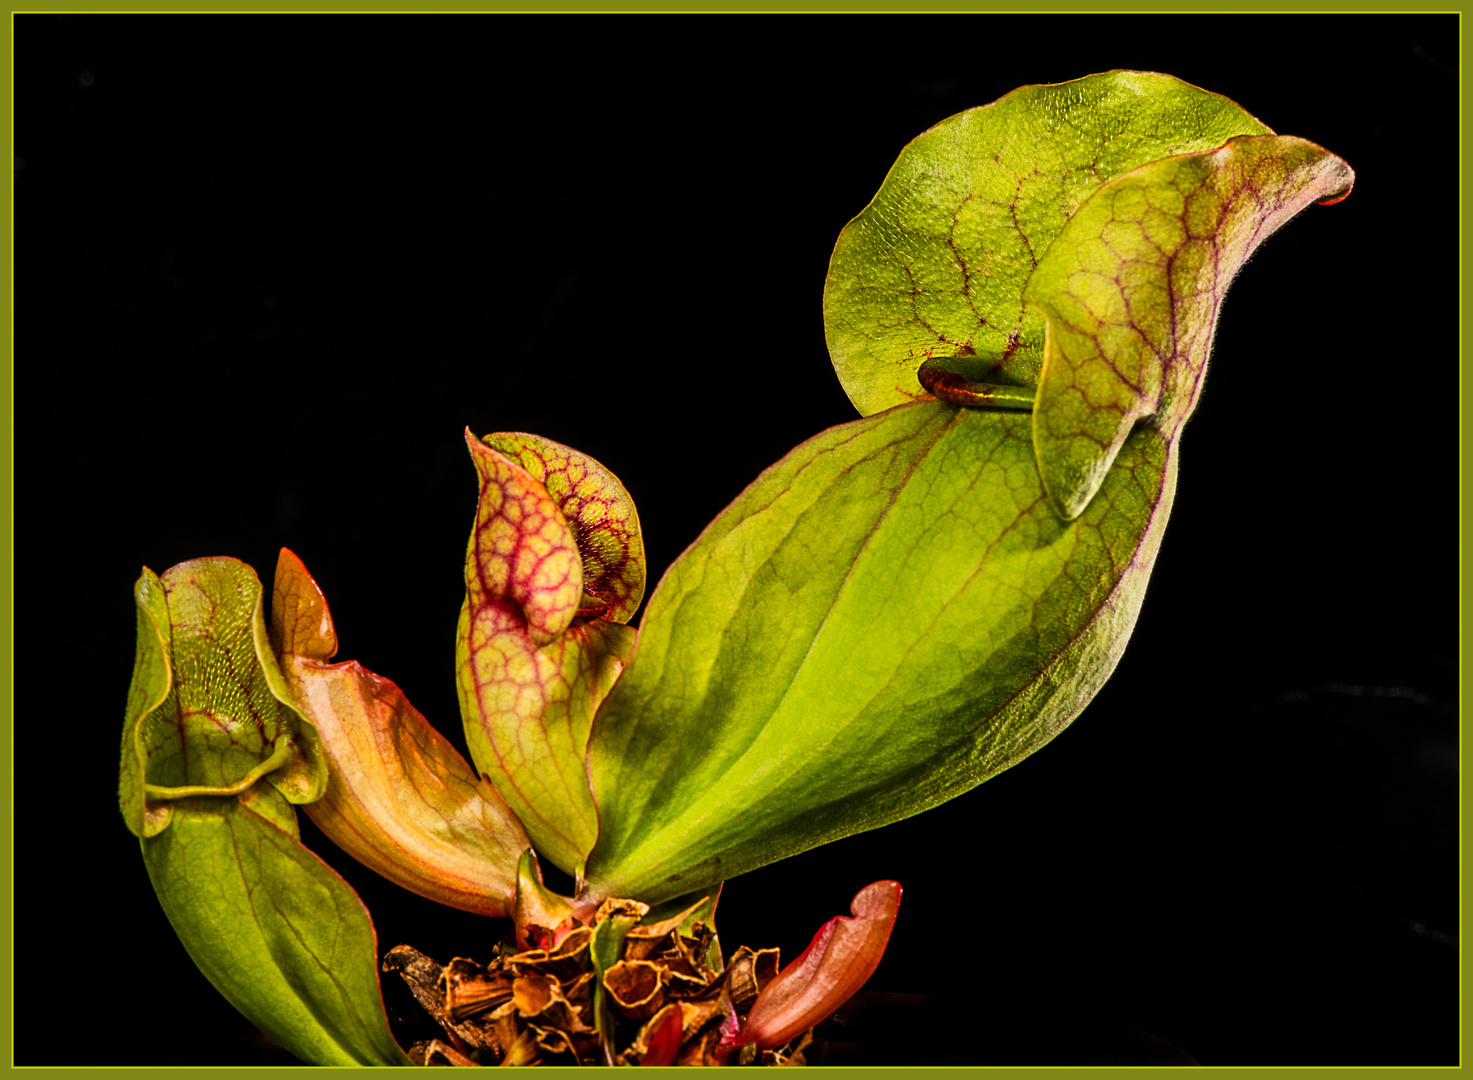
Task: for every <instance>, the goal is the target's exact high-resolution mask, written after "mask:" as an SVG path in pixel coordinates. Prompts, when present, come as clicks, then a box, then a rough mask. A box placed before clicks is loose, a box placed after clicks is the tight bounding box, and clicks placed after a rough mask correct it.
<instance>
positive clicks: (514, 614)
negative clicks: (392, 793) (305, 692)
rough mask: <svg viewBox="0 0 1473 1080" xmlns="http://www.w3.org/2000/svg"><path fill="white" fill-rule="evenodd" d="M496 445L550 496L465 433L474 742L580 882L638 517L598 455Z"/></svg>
mask: <svg viewBox="0 0 1473 1080" xmlns="http://www.w3.org/2000/svg"><path fill="white" fill-rule="evenodd" d="M513 439H514V440H515V441H511V440H513ZM492 440H500V441H501V445H503V446H507V447H508V449H511V450H512V451H513V452H515V453H517V455H518V458H519V459H521V460H524V461H527V462H528V463H529V464H531V466H532V467H533V469H536V470H537V472H539V473H540V474H541V475H542V476H543V477H547V478H548V480H549V482H550V484H551V488H549V486H548V485H547V484H544V482H543V480H542V479H539V477H538V476H537V475H535V474H534V473H533V472H532V471H530V470H529V469H527V468H524V467H523V466H522V464H519V463H518V461H514V460H512V459H511V458H510V457H508V456H507V455H506V454H504V453H502V452H500V451H499V450H496V449H493V448H492V447H491V446H488V445H485V444H484V443H482V442H480V441H478V440H476V439H474V438H472V437H471V436H470V434H469V433H467V439H466V442H467V445H468V446H469V447H470V451H471V457H472V460H473V461H474V462H475V465H476V471H477V474H478V475H479V477H480V482H481V495H480V502H479V505H478V508H477V513H476V525H475V528H474V530H473V531H472V534H471V539H470V544H469V547H468V550H467V553H466V589H467V596H466V603H465V607H464V609H463V610H462V612H461V620H460V628H459V632H458V635H457V651H456V660H457V686H458V689H459V691H460V700H461V710H462V715H463V717H464V720H465V729H466V740H467V742H468V744H469V746H470V750H471V756H472V757H473V758H474V759H475V761H476V764H477V766H478V767H479V768H480V769H481V770H482V772H484V773H485V774H486V775H487V776H488V777H489V778H490V780H491V782H492V783H493V784H494V785H495V787H496V789H497V791H499V792H500V793H501V794H502V796H503V797H505V798H506V800H507V802H508V804H510V805H511V807H512V808H513V809H514V810H515V811H516V813H517V814H518V815H519V816H520V817H521V819H522V821H523V823H524V824H525V825H526V828H527V832H528V834H529V835H530V836H531V837H532V840H533V842H534V844H536V846H537V848H538V850H539V851H541V852H542V853H543V854H545V855H546V856H547V857H548V858H550V859H551V860H552V861H553V863H554V864H556V865H557V866H559V867H561V868H563V869H564V870H566V871H568V872H569V873H575V874H576V873H579V872H581V868H582V864H583V860H584V859H585V858H586V857H587V854H588V852H589V851H590V850H591V849H592V847H593V842H594V840H595V839H596V838H597V835H598V815H597V811H596V810H595V808H594V804H593V797H592V795H591V793H590V791H589V786H588V777H587V772H586V768H585V764H584V756H585V752H586V750H587V745H588V736H589V732H590V730H591V728H592V724H593V717H594V714H595V712H596V711H597V709H598V706H599V704H600V703H601V702H602V700H603V698H604V696H605V695H606V694H607V693H608V691H609V689H610V688H611V687H612V686H613V684H614V681H615V680H616V679H617V678H618V677H619V675H620V674H621V673H622V672H623V669H624V664H625V662H626V661H627V659H628V657H629V654H630V652H631V650H632V649H633V646H634V636H635V635H634V631H633V630H631V629H629V628H628V627H625V626H621V625H619V623H617V622H611V621H609V620H608V619H607V618H600V617H598V615H599V614H605V615H610V616H614V615H619V616H622V618H624V619H627V618H628V617H629V615H630V614H632V613H633V610H634V608H635V607H637V605H638V603H639V599H640V597H641V596H642V593H643V561H644V560H643V545H642V542H641V541H640V539H639V530H638V519H637V517H635V515H634V513H633V505H632V503H630V502H629V501H628V496H627V494H626V493H624V491H623V487H622V485H618V486H617V490H616V491H615V492H614V496H615V497H610V495H609V489H608V488H607V486H606V485H605V482H604V477H609V478H612V474H611V473H608V472H607V470H605V469H603V467H602V466H599V465H598V463H597V462H593V461H592V459H589V458H586V457H584V456H583V455H579V454H577V453H576V451H571V450H568V448H566V447H561V446H559V444H557V443H551V442H549V441H547V440H539V439H537V438H536V437H535V436H515V437H508V436H493V437H490V438H489V439H488V441H492ZM613 483H614V484H615V485H617V484H618V482H617V480H614V481H613ZM553 490H555V491H557V492H558V493H559V494H560V496H561V502H562V505H563V506H567V507H568V508H569V509H571V510H572V511H573V512H574V513H575V514H582V515H583V517H575V518H573V519H571V520H570V519H569V518H568V517H567V516H566V515H565V514H564V512H563V510H562V509H561V508H560V507H559V505H558V500H557V499H556V498H555V497H554V495H553V494H551V493H550V492H551V491H553ZM621 500H622V501H621ZM575 529H576V530H577V532H576V533H575ZM580 540H582V541H583V542H582V543H580ZM631 548H632V549H634V553H635V554H637V556H638V557H637V558H634V557H631ZM590 550H591V551H592V555H590V554H588V552H589V551H590Z"/></svg>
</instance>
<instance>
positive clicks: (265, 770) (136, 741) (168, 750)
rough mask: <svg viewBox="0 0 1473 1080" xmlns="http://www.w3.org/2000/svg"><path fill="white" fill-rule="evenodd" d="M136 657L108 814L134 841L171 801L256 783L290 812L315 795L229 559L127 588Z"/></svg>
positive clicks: (302, 748) (321, 786)
mask: <svg viewBox="0 0 1473 1080" xmlns="http://www.w3.org/2000/svg"><path fill="white" fill-rule="evenodd" d="M135 597H136V600H137V605H138V645H137V655H136V659H135V663H134V673H133V683H132V686H131V687H130V689H129V692H128V705H127V711H126V714H125V719H124V725H123V747H122V764H121V769H120V781H119V802H120V805H121V807H122V811H123V817H124V820H125V821H126V822H127V824H128V827H129V828H130V829H131V830H132V831H133V832H134V833H135V834H136V835H138V836H153V835H156V834H157V833H159V832H160V831H162V830H163V829H165V828H167V826H168V824H169V821H170V818H171V815H172V810H171V807H170V803H171V802H172V801H173V800H176V799H180V798H187V797H192V796H201V795H217V796H222V797H228V796H231V795H234V794H237V793H239V792H241V791H244V790H246V789H247V788H249V787H250V786H251V785H252V784H254V783H255V782H256V781H257V780H258V779H260V778H261V777H263V776H265V777H266V778H267V779H268V780H269V781H270V782H271V783H272V784H273V785H275V786H276V787H277V788H278V789H279V790H280V791H281V792H282V793H283V794H284V795H285V796H286V797H287V798H288V799H289V800H290V801H292V802H298V803H305V802H311V801H313V800H315V799H317V798H320V797H321V795H322V792H323V791H324V790H325V789H326V784H327V767H326V763H325V762H324V761H323V759H322V754H321V748H320V746H319V745H318V743H317V735H316V732H315V731H314V730H313V729H312V727H311V725H310V724H307V723H305V722H304V721H303V720H302V718H301V716H300V715H299V714H298V713H297V712H296V710H295V707H294V703H293V702H292V698H291V692H290V690H289V689H288V688H287V685H286V681H285V680H284V679H283V677H282V674H281V671H280V669H279V668H278V667H277V664H276V659H275V657H274V656H273V655H272V652H271V648H270V644H269V642H268V640H267V636H266V627H265V620H264V616H263V613H262V589H261V583H260V581H259V580H258V579H257V578H256V572H255V571H254V570H252V569H251V568H250V567H249V566H247V565H246V564H245V563H243V562H240V561H239V560H237V559H229V558H210V559H195V560H192V561H190V562H185V563H180V564H179V565H178V566H174V567H171V568H170V569H169V570H168V571H166V572H165V573H164V575H163V577H162V578H161V577H159V576H157V575H155V574H154V573H153V572H152V571H151V570H148V569H147V568H145V569H144V571H143V575H142V576H141V577H140V578H139V579H138V583H137V586H136V587H135Z"/></svg>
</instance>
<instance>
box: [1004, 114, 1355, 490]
mask: <svg viewBox="0 0 1473 1080" xmlns="http://www.w3.org/2000/svg"><path fill="white" fill-rule="evenodd" d="M1354 180H1355V174H1354V173H1353V172H1352V171H1351V169H1350V167H1349V166H1348V165H1346V164H1345V162H1343V161H1341V160H1340V159H1339V158H1338V157H1335V156H1334V155H1333V154H1330V153H1327V152H1326V151H1325V150H1323V149H1321V148H1320V147H1318V146H1316V145H1314V144H1313V143H1310V142H1306V141H1305V140H1303V139H1297V138H1293V137H1290V136H1271V135H1256V136H1243V137H1241V138H1235V139H1231V140H1229V141H1228V143H1227V144H1226V145H1225V146H1223V147H1221V148H1219V149H1216V150H1212V151H1209V152H1206V153H1200V154H1190V155H1184V156H1180V157H1171V158H1167V159H1165V160H1163V161H1155V162H1151V163H1150V164H1148V165H1143V166H1141V167H1140V168H1138V169H1135V170H1134V171H1132V172H1129V173H1127V174H1126V175H1124V176H1122V177H1120V178H1119V179H1117V180H1114V181H1112V182H1111V183H1109V184H1106V185H1105V186H1104V187H1102V188H1100V189H1099V191H1097V192H1096V193H1095V194H1094V195H1093V196H1092V197H1091V198H1090V199H1088V200H1087V201H1086V202H1085V203H1084V204H1083V205H1082V206H1080V207H1079V210H1078V212H1077V213H1075V214H1074V216H1073V217H1072V218H1070V219H1069V222H1068V224H1067V225H1066V226H1065V227H1064V229H1063V231H1062V232H1061V233H1060V234H1059V235H1058V237H1057V238H1056V239H1055V240H1054V241H1053V243H1052V244H1051V245H1050V246H1049V248H1048V251H1047V253H1046V254H1045V255H1044V258H1043V261H1042V262H1041V263H1040V264H1039V266H1038V269H1037V270H1036V271H1035V272H1034V274H1033V276H1032V278H1031V279H1030V280H1029V282H1028V286H1027V289H1026V290H1025V292H1024V299H1025V300H1026V301H1027V303H1029V304H1030V305H1032V306H1033V307H1035V308H1037V309H1038V310H1039V311H1040V312H1042V313H1043V314H1044V316H1045V317H1046V318H1047V320H1048V337H1047V347H1046V358H1045V361H1044V369H1043V378H1042V381H1041V383H1040V385H1039V388H1038V396H1037V401H1036V403H1035V411H1034V426H1033V442H1034V448H1035V450H1036V452H1037V456H1038V466H1039V470H1040V472H1041V473H1042V475H1043V482H1044V487H1045V488H1046V490H1047V491H1048V493H1049V498H1050V499H1051V500H1052V502H1053V503H1054V506H1055V508H1056V509H1057V510H1058V511H1059V513H1060V514H1061V515H1063V516H1064V517H1066V518H1072V517H1074V516H1076V515H1077V514H1079V513H1080V511H1082V510H1083V509H1084V507H1085V505H1086V504H1087V503H1088V502H1089V500H1090V498H1091V497H1092V496H1093V495H1094V492H1095V491H1096V489H1097V488H1098V487H1099V485H1100V483H1101V482H1102V481H1103V479H1104V476H1105V474H1106V471H1107V470H1108V469H1109V468H1110V463H1111V462H1112V461H1113V460H1114V458H1115V454H1116V452H1117V451H1118V450H1119V448H1120V446H1121V445H1122V444H1123V443H1124V441H1125V439H1126V438H1127V437H1128V436H1129V434H1130V430H1131V427H1132V425H1133V424H1134V423H1135V421H1136V420H1138V419H1140V418H1142V417H1146V416H1150V417H1153V420H1152V423H1153V424H1155V425H1156V426H1157V427H1159V428H1161V430H1162V431H1163V432H1165V433H1166V436H1167V438H1169V439H1174V438H1175V437H1176V432H1177V430H1178V429H1179V428H1180V427H1181V425H1182V423H1183V422H1184V421H1185V420H1186V418H1187V417H1188V416H1189V415H1190V414H1191V411H1192V408H1193V406H1194V405H1195V404H1196V400H1197V394H1198V391H1199V389H1200V387H1201V385H1202V376H1203V374H1204V373H1205V371H1206V368H1207V354H1208V351H1209V350H1210V348H1211V345H1212V335H1213V330H1214V328H1215V326H1216V323H1217V311H1218V306H1219V305H1220V304H1221V303H1222V298H1223V295H1224V294H1225V293H1226V291H1227V287H1228V284H1229V283H1230V282H1231V281H1232V279H1233V276H1234V275H1235V274H1236V273H1237V272H1238V269H1239V268H1240V267H1241V266H1242V265H1243V263H1244V262H1246V261H1247V259H1248V256H1249V255H1251V254H1252V253H1253V251H1254V249H1255V248H1257V247H1258V245H1259V244H1261V243H1262V242H1263V241H1264V239H1266V238H1267V237H1268V236H1269V234H1271V233H1272V232H1274V230H1276V229H1277V228H1279V226H1280V225H1282V224H1283V223H1284V222H1286V221H1287V220H1289V218H1291V217H1293V216H1294V215H1295V214H1297V213H1298V212H1299V211H1300V210H1302V209H1304V208H1305V207H1306V206H1308V205H1309V204H1310V203H1313V202H1335V201H1338V200H1339V199H1341V198H1344V197H1345V195H1347V194H1348V193H1349V191H1350V188H1351V185H1352V184H1353V182H1354Z"/></svg>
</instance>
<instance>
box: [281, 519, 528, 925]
mask: <svg viewBox="0 0 1473 1080" xmlns="http://www.w3.org/2000/svg"><path fill="white" fill-rule="evenodd" d="M271 640H272V643H273V645H274V646H275V647H276V648H277V649H278V650H279V660H280V663H281V668H282V671H283V673H284V674H285V676H286V679H287V682H288V684H289V685H290V687H291V692H292V696H293V698H294V699H295V701H296V702H297V703H298V708H299V709H300V710H301V712H302V715H303V716H305V717H307V718H308V719H309V720H310V721H311V722H312V724H313V726H314V727H315V728H316V730H317V732H318V735H319V738H320V741H321V746H322V751H323V754H324V756H325V758H326V759H327V760H328V761H329V762H330V763H331V766H332V767H331V774H330V778H329V781H328V785H327V790H326V792H325V793H324V795H323V797H322V798H321V799H319V800H318V801H316V802H314V803H312V804H310V805H309V806H307V807H306V808H305V809H306V811H307V814H308V816H309V817H311V818H312V821H313V823H315V824H316V825H317V827H318V828H320V829H321V830H322V831H323V833H325V834H326V835H327V837H328V838H329V839H330V840H332V841H333V842H334V843H335V844H337V845H338V846H339V847H341V848H342V849H343V850H344V851H346V852H348V853H349V854H350V855H352V856H353V857H354V858H355V859H357V860H358V861H359V862H361V863H363V864H364V865H365V866H367V867H369V868H371V869H372V870H375V871H376V872H378V873H380V874H382V875H383V876H384V877H386V878H388V879H389V880H390V881H393V882H395V883H397V884H399V885H402V886H403V887H404V888H406V889H409V890H411V891H413V892H416V893H418V894H419V895H420V896H425V897H428V898H429V899H431V900H436V901H438V902H440V903H442V904H447V905H449V906H451V907H455V908H459V909H461V910H463V911H472V912H476V913H477V914H481V915H488V916H492V917H495V918H508V917H510V916H511V913H512V907H513V904H514V903H515V899H516V894H517V861H518V860H519V859H520V858H521V855H522V853H523V852H524V851H526V850H527V848H528V846H529V843H530V842H529V840H528V839H527V834H526V831H525V830H524V829H523V828H522V825H521V822H520V821H518V820H517V818H516V815H515V814H513V813H512V812H511V810H510V808H509V807H508V806H507V805H506V802H505V800H503V799H502V798H501V796H500V795H499V794H497V792H496V791H495V789H494V788H493V787H492V786H491V784H490V783H489V782H488V781H486V780H485V779H483V778H481V777H479V776H477V774H476V772H475V770H474V769H472V768H471V767H470V765H469V764H468V763H467V762H466V760H465V759H464V758H463V757H461V756H460V753H459V752H458V751H457V750H456V749H455V747H454V746H452V745H451V743H450V742H449V740H447V739H446V738H445V737H444V736H443V735H441V734H440V733H439V732H438V731H436V730H435V729H434V728H433V727H431V726H430V725H429V723H428V722H427V721H426V720H425V718H424V717H423V716H422V715H421V714H420V713H419V711H418V710H416V709H415V708H414V706H412V705H410V703H409V700H408V698H406V697H405V696H404V693H403V691H401V690H400V689H399V687H397V686H396V685H394V683H392V682H390V681H389V680H388V679H385V678H382V677H381V676H378V675H375V674H374V673H373V672H371V671H369V670H368V669H366V668H364V667H363V666H362V665H361V664H359V663H358V662H357V661H348V662H346V663H340V664H330V663H327V661H328V660H330V659H331V658H332V656H333V654H334V652H335V651H336V649H337V634H336V632H335V630H334V628H333V623H332V616H331V613H330V612H329V611H328V607H327V601H326V599H325V598H324V597H323V595H322V592H321V590H320V589H319V588H318V586H317V582H315V581H314V580H313V579H312V576H311V575H310V574H309V573H308V572H307V568H306V566H304V565H303V564H302V561H301V560H300V559H299V558H297V556H296V555H295V554H293V553H292V552H290V551H288V550H286V549H285V548H283V549H282V552H281V557H280V560H279V562H278V563H277V568H276V582H275V588H274V590H273V595H272V602H271Z"/></svg>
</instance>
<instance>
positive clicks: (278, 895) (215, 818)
mask: <svg viewBox="0 0 1473 1080" xmlns="http://www.w3.org/2000/svg"><path fill="white" fill-rule="evenodd" d="M244 802H249V803H251V804H252V805H245V804H244ZM244 802H243V801H242V800H241V799H236V798H217V797H188V798H183V799H179V800H176V801H175V802H174V803H173V804H172V810H173V815H172V816H173V821H172V827H170V828H168V829H166V830H164V831H163V832H161V833H159V834H158V835H156V836H152V837H149V838H146V839H143V840H142V841H141V844H142V848H143V857H144V862H145V863H146V864H147V866H148V873H149V877H150V878H151V879H152V881H153V885H154V889H155V891H157V893H158V896H159V900H160V902H161V903H162V904H163V908H164V911H165V913H166V914H167V915H168V917H169V921H170V923H172V924H173V926H174V929H175V931H176V932H177V933H178V934H179V938H180V940H181V941H182V942H183V943H184V946H185V948H186V949H187V950H188V951H189V955H190V957H191V959H193V960H194V962H195V964H196V965H197V966H198V967H199V969H200V970H201V971H202V972H204V974H205V976H206V977H207V978H208V979H209V980H210V982H211V983H213V984H214V985H215V987H216V988H217V989H218V990H219V991H220V993H221V994H223V995H224V996H225V997H226V998H227V999H228V1000H229V1001H230V1003H231V1004H232V1005H234V1006H235V1007H236V1008H237V1009H239V1010H240V1012H242V1013H243V1014H244V1015H245V1016H246V1017H247V1018H248V1019H249V1020H250V1021H251V1022H252V1023H253V1024H255V1025H256V1026H257V1027H259V1028H260V1029H261V1030H262V1031H264V1032H265V1033H266V1034H267V1035H269V1036H270V1037H271V1038H272V1039H273V1040H275V1041H276V1042H277V1043H279V1044H281V1045H282V1046H283V1047H285V1048H286V1049H287V1050H289V1051H291V1052H292V1053H293V1054H295V1055H297V1056H298V1057H300V1058H302V1059H303V1060H304V1061H307V1062H310V1063H312V1064H316V1065H407V1064H408V1063H409V1060H408V1058H407V1057H405V1055H404V1053H403V1052H402V1051H401V1050H400V1049H399V1047H398V1045H397V1044H396V1043H395V1042H394V1039H393V1037H392V1036H391V1035H390V1034H389V1029H388V1022H387V1020H386V1018H385V1016H384V1010H383V1004H382V1001H381V999H380V997H379V983H378V964H377V957H378V942H377V939H376V937H375V935H374V930H373V924H372V922H371V921H370V920H369V917H368V912H367V911H366V910H365V909H364V907H363V904H362V902H361V901H359V899H358V896H357V894H355V893H354V892H353V890H352V889H351V888H349V887H348V885H347V884H346V883H345V882H344V881H343V880H342V878H340V877H339V876H338V875H337V874H336V873H335V872H334V871H333V870H332V869H331V868H330V867H328V866H327V864H326V863H324V862H322V860H321V859H319V858H318V857H317V856H316V855H314V854H312V853H311V852H310V851H308V850H307V849H306V848H305V847H303V846H302V845H301V843H300V842H299V841H298V840H297V839H296V838H295V836H294V835H293V834H292V833H291V832H288V831H286V830H284V829H283V828H281V827H280V824H279V823H281V822H283V821H289V820H290V819H291V814H292V810H291V806H290V805H289V804H288V803H287V802H286V801H285V800H284V799H283V798H282V796H281V795H280V794H279V793H278V792H276V790H275V789H273V788H270V787H260V786H258V787H256V788H254V789H252V790H251V792H249V793H248V795H247V796H246V797H245V800H244ZM140 1037H158V1036H157V1035H155V1036H148V1034H147V1031H146V1030H142V1031H141V1035H140Z"/></svg>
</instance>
